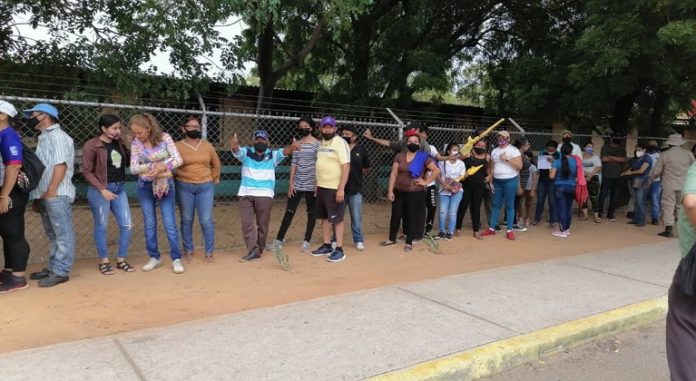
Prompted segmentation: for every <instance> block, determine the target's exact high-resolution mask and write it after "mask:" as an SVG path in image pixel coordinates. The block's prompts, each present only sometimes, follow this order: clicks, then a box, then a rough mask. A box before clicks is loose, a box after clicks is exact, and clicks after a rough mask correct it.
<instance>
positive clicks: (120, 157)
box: [82, 114, 135, 275]
mask: <svg viewBox="0 0 696 381" xmlns="http://www.w3.org/2000/svg"><path fill="white" fill-rule="evenodd" d="M99 132H100V134H99V136H96V137H94V138H92V139H90V140H89V141H87V143H85V145H84V147H83V148H82V175H83V176H84V178H85V180H87V183H88V184H89V187H88V188H87V202H88V203H89V207H90V209H91V210H92V217H93V218H94V244H95V245H96V246H97V255H99V259H100V263H99V266H98V268H99V272H101V273H102V274H104V275H111V274H113V273H114V270H113V268H112V267H111V263H110V262H109V250H108V248H107V245H106V236H107V232H108V226H109V211H111V213H113V215H114V217H115V218H116V223H117V224H118V232H119V234H118V254H117V256H116V268H117V269H119V270H122V271H124V272H133V271H134V270H135V269H134V268H133V266H131V265H130V264H128V262H126V257H127V256H128V246H129V245H130V240H131V233H132V230H133V229H132V227H133V221H132V219H131V211H130V205H129V204H128V195H127V194H126V167H127V166H128V165H130V150H129V149H128V147H127V146H126V144H125V143H124V142H123V140H122V139H121V119H120V118H119V117H118V116H116V115H112V114H104V115H102V116H100V117H99Z"/></svg>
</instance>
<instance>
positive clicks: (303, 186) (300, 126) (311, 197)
mask: <svg viewBox="0 0 696 381" xmlns="http://www.w3.org/2000/svg"><path fill="white" fill-rule="evenodd" d="M313 129H314V121H313V120H312V118H310V117H308V116H303V117H302V118H300V120H299V121H298V122H297V131H296V132H297V139H298V143H299V145H300V149H299V150H298V151H296V152H294V153H293V154H292V163H291V164H290V178H289V180H288V183H289V187H288V204H287V207H286V208H285V215H284V216H283V221H282V222H281V223H280V228H279V229H278V235H277V236H276V239H275V241H273V244H272V245H271V247H270V248H269V249H271V250H272V249H275V248H280V247H282V246H283V241H284V240H285V234H286V233H287V232H288V229H289V228H290V224H291V223H292V219H293V218H294V217H295V212H296V211H297V207H298V206H299V205H300V201H302V198H303V197H304V199H305V202H306V203H307V226H306V228H305V234H304V240H303V241H302V246H301V247H300V251H303V252H307V251H309V249H310V246H309V245H310V241H311V240H312V232H314V226H315V224H316V216H315V210H316V204H317V198H316V195H315V192H316V189H317V177H316V175H317V168H316V163H317V152H318V151H319V140H317V138H315V137H314V135H313V134H312V130H313Z"/></svg>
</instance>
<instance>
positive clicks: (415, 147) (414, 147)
mask: <svg viewBox="0 0 696 381" xmlns="http://www.w3.org/2000/svg"><path fill="white" fill-rule="evenodd" d="M406 148H408V150H409V151H411V152H416V151H418V149H419V148H420V144H416V143H409V144H406Z"/></svg>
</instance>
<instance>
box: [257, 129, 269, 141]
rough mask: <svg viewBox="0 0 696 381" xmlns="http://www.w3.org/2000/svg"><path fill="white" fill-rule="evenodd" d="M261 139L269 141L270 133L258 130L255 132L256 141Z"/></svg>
mask: <svg viewBox="0 0 696 381" xmlns="http://www.w3.org/2000/svg"><path fill="white" fill-rule="evenodd" d="M256 138H261V139H263V140H268V132H266V131H264V130H258V131H256V132H254V139H256Z"/></svg>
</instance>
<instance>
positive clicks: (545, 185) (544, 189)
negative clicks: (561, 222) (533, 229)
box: [534, 179, 556, 224]
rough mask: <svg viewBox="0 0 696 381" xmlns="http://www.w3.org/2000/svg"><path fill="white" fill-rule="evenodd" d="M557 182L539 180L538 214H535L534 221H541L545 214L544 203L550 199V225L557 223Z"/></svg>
mask: <svg viewBox="0 0 696 381" xmlns="http://www.w3.org/2000/svg"><path fill="white" fill-rule="evenodd" d="M554 183H555V180H551V179H546V180H541V179H540V180H539V183H538V184H537V204H536V213H534V221H541V215H542V214H543V213H544V202H545V200H546V198H547V197H548V199H549V223H552V224H554V223H556V195H555V193H554V191H553V188H554Z"/></svg>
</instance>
